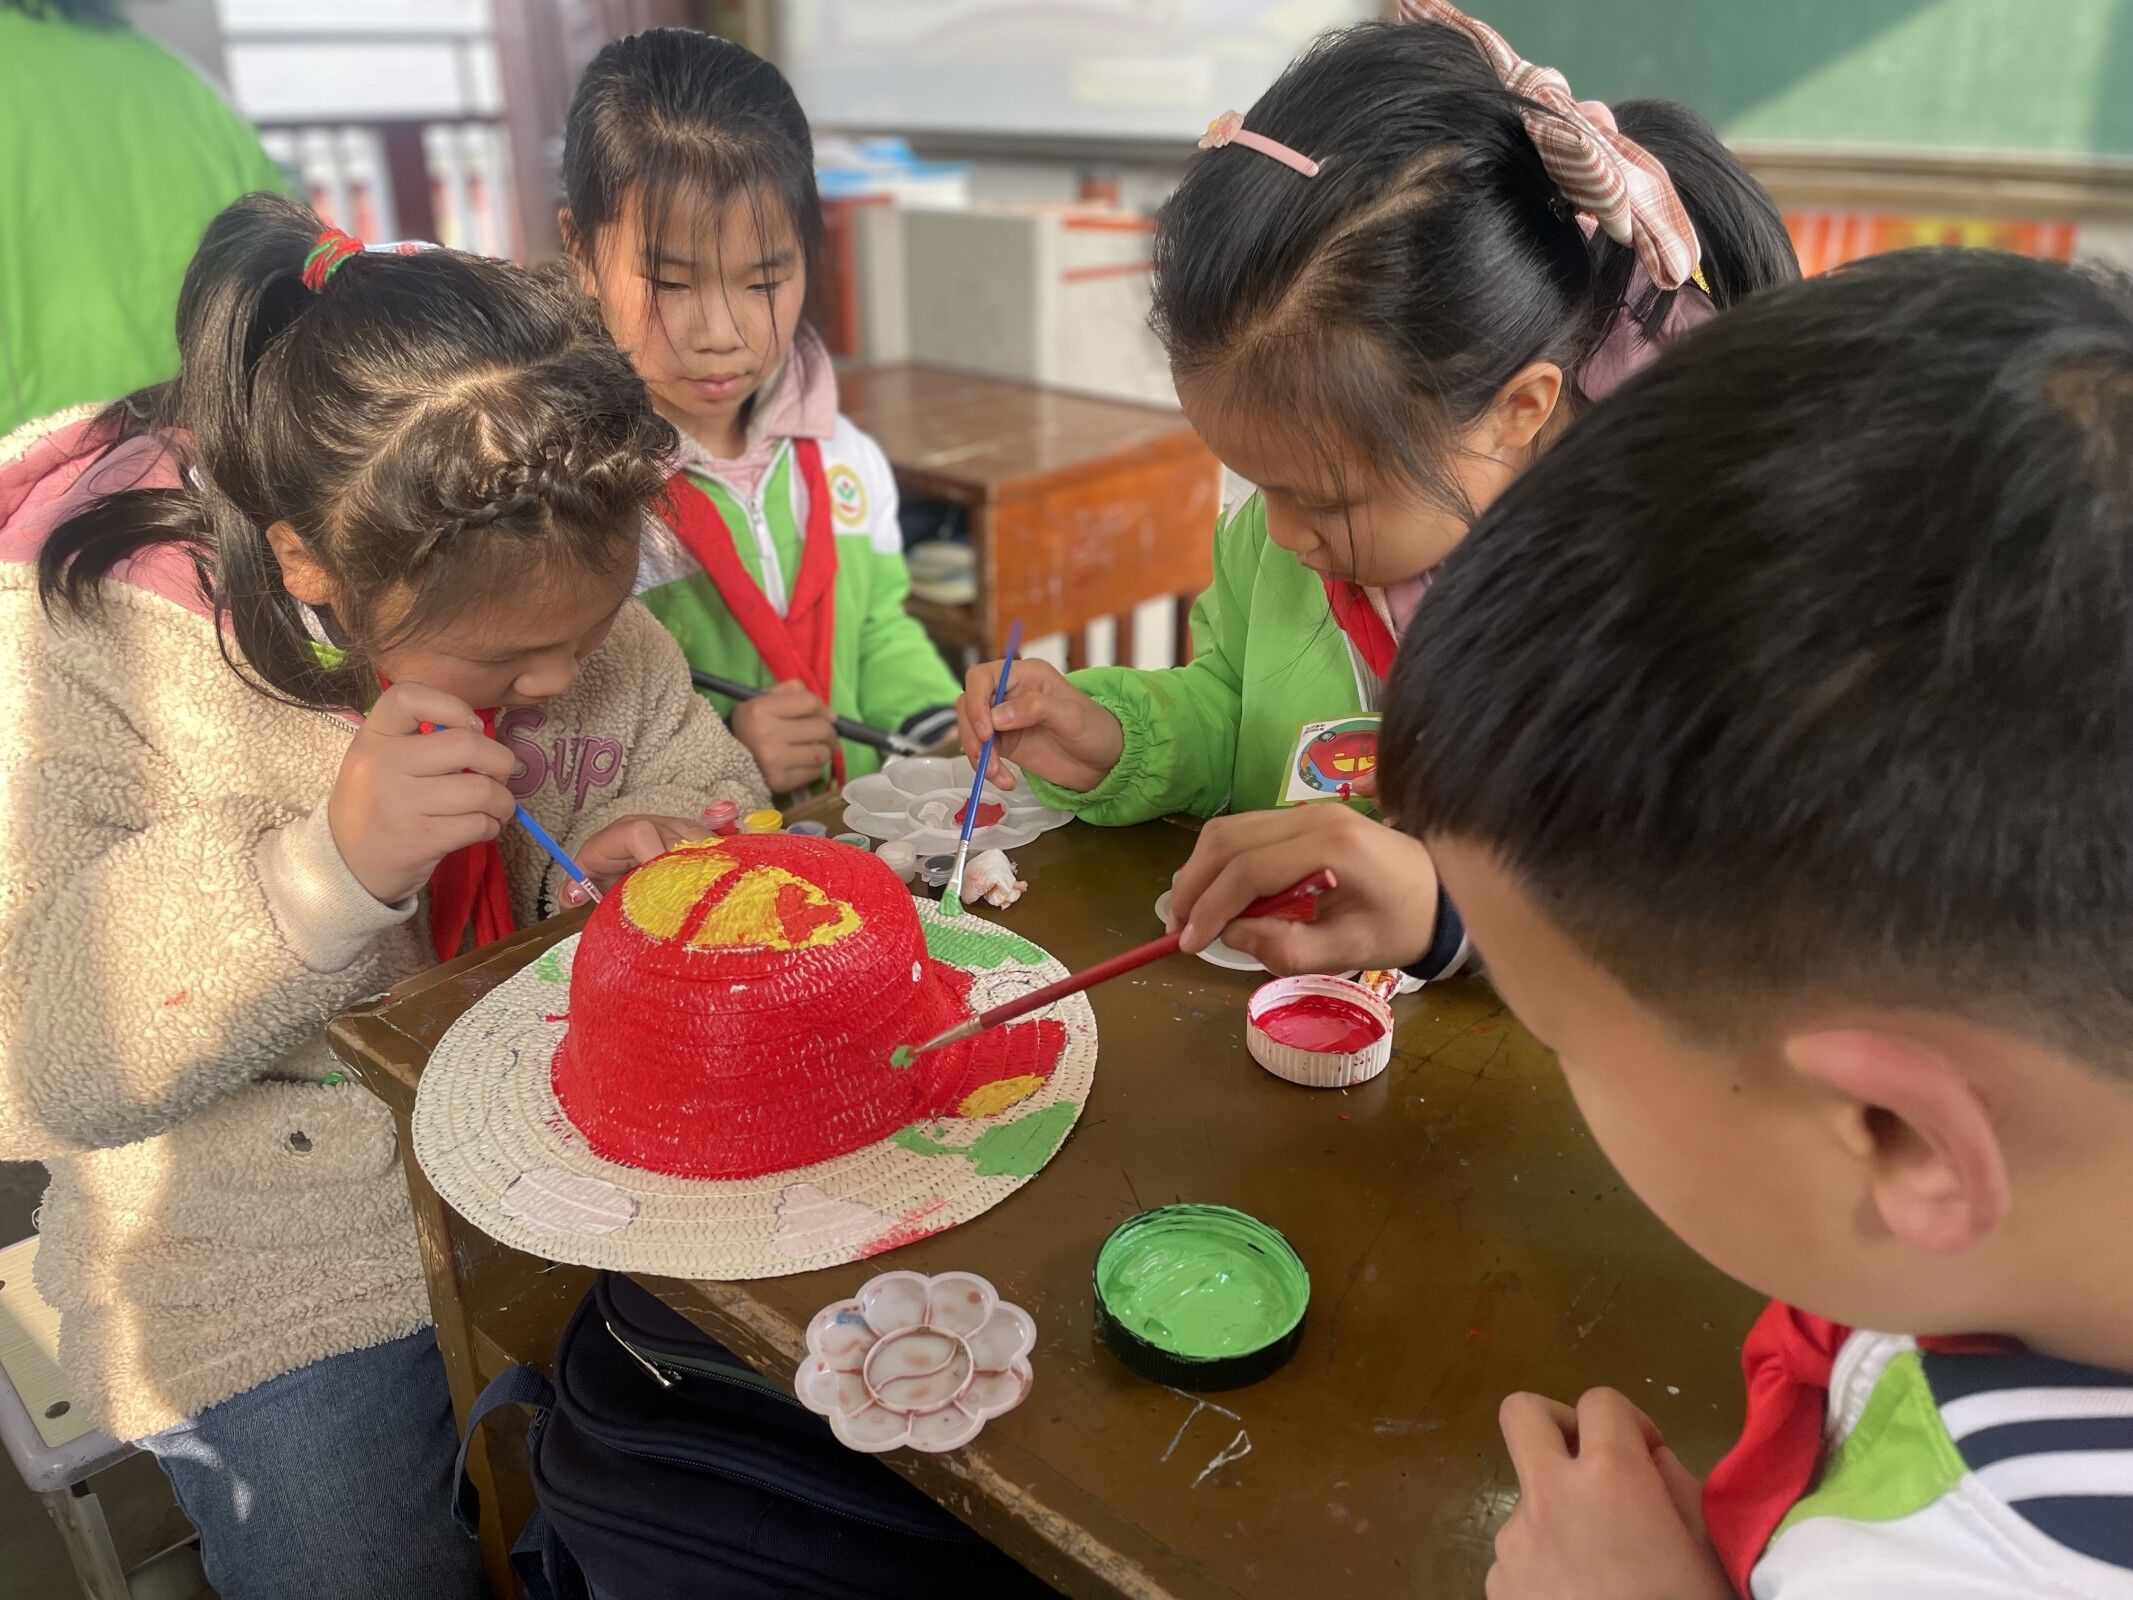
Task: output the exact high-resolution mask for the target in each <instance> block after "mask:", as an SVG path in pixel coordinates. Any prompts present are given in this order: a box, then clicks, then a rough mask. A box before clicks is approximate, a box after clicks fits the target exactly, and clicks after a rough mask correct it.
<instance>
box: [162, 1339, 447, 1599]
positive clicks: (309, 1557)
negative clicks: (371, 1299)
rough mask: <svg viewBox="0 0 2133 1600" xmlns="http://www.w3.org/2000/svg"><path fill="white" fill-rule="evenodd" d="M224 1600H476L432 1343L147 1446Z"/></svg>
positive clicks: (363, 1356) (309, 1376)
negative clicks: (454, 1506)
mask: <svg viewBox="0 0 2133 1600" xmlns="http://www.w3.org/2000/svg"><path fill="white" fill-rule="evenodd" d="M141 1447H142V1448H143V1449H144V1450H148V1451H151V1452H153V1453H154V1455H155V1457H156V1460H157V1461H158V1462H159V1463H160V1464H161V1465H162V1468H163V1471H164V1473H165V1474H166V1475H167V1476H168V1477H169V1479H170V1484H171V1488H172V1489H173V1490H175V1491H176V1493H177V1497H178V1504H179V1506H180V1507H181V1508H182V1509H183V1510H184V1512H185V1514H186V1516H188V1517H190V1518H191V1519H192V1524H193V1526H194V1527H195V1528H198V1529H199V1530H200V1557H201V1562H202V1564H203V1565H204V1566H205V1567H206V1568H207V1576H208V1581H209V1582H210V1583H212V1584H213V1585H214V1586H215V1592H216V1593H217V1594H218V1595H220V1596H221V1597H222V1600H384V1597H390V1600H475V1597H477V1596H480V1595H482V1594H484V1593H485V1592H486V1591H485V1587H484V1585H483V1582H482V1576H481V1552H480V1548H479V1547H478V1546H477V1545H476V1544H475V1542H474V1541H473V1540H472V1539H469V1538H468V1537H466V1535H464V1534H462V1533H461V1532H460V1531H459V1529H458V1528H457V1527H455V1526H454V1525H453V1522H452V1514H451V1491H452V1484H451V1476H452V1456H453V1452H454V1451H455V1450H456V1449H457V1447H458V1439H457V1436H456V1434H455V1431H454V1428H453V1423H452V1402H451V1396H450V1395H449V1393H448V1392H447V1391H446V1389H445V1383H444V1363H443V1362H442V1361H441V1360H439V1359H438V1355H437V1341H436V1338H435V1336H434V1335H433V1334H432V1333H430V1331H429V1330H428V1329H424V1330H423V1331H422V1332H421V1333H417V1334H410V1335H409V1336H408V1337H406V1338H404V1339H395V1340H393V1341H391V1342H390V1343H388V1344H381V1345H373V1346H372V1347H371V1348H369V1349H367V1350H353V1351H350V1352H349V1353H348V1354H347V1355H341V1356H333V1357H330V1358H328V1359H327V1360H324V1361H319V1362H315V1363H313V1364H312V1365H311V1366H308V1367H300V1368H298V1369H297V1370H296V1371H295V1372H289V1373H284V1374H283V1375H282V1376H281V1377H279V1378H274V1379H271V1380H269V1381H268V1382H266V1383H263V1384H261V1385H259V1387H258V1388H256V1389H248V1390H246V1391H245V1392H244V1393H243V1394H240V1395H236V1396H233V1397H232V1398H231V1399H228V1400H225V1401H223V1402H222V1404H220V1405H218V1406H210V1407H209V1408H208V1409H207V1410H205V1411H203V1412H201V1413H200V1415H199V1416H197V1417H194V1418H193V1419H192V1420H191V1421H189V1422H186V1423H182V1424H180V1425H179V1426H178V1427H175V1428H173V1429H171V1430H170V1431H169V1432H168V1433H159V1434H157V1435H155V1436H154V1437H152V1438H148V1439H143V1440H142V1441H141Z"/></svg>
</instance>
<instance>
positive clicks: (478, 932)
mask: <svg viewBox="0 0 2133 1600" xmlns="http://www.w3.org/2000/svg"><path fill="white" fill-rule="evenodd" d="M475 715H476V716H478V717H480V718H481V731H482V732H483V733H485V734H487V735H488V736H489V737H490V738H492V739H493V738H495V737H496V712H495V710H494V709H491V710H488V711H477V712H476V713H475ZM422 731H423V732H424V733H427V732H429V729H428V727H427V726H425V727H424V728H423V730H422ZM470 923H471V924H472V925H473V928H474V948H475V949H477V950H479V949H480V948H481V947H482V946H483V945H485V944H493V943H495V942H496V941H497V940H498V939H501V938H502V937H503V936H504V935H505V934H507V933H515V932H517V931H518V921H517V919H516V918H514V917H513V916H512V915H511V880H510V879H509V878H508V877H507V876H506V875H505V873H504V852H503V849H502V847H501V846H499V845H498V844H497V842H496V841H495V840H494V839H484V840H483V841H482V842H481V843H480V844H470V845H465V846H463V847H461V848H460V849H457V850H454V851H453V852H452V853H451V854H450V855H448V856H446V857H445V858H444V859H443V860H442V861H440V862H438V863H437V870H436V871H434V872H432V873H431V874H430V940H431V942H432V943H434V944H435V945H436V947H437V959H438V960H439V961H449V960H451V959H452V958H453V957H454V956H456V955H458V954H459V947H460V945H461V944H462V943H464V942H465V940H466V936H467V926H468V924H470Z"/></svg>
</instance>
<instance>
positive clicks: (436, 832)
mask: <svg viewBox="0 0 2133 1600" xmlns="http://www.w3.org/2000/svg"><path fill="white" fill-rule="evenodd" d="M421 828H422V833H421V835H420V837H421V839H422V842H423V846H424V849H425V850H426V851H427V852H428V853H429V854H432V855H434V856H436V857H437V859H438V860H440V861H442V860H443V859H444V858H445V857H446V856H448V855H450V854H451V853H452V852H453V851H454V850H464V849H465V848H466V847H467V846H468V845H470V844H485V843H487V842H488V841H489V840H491V839H493V838H495V837H496V836H497V835H498V834H499V833H501V832H503V829H504V825H503V824H502V823H501V822H499V821H497V819H496V818H494V817H492V816H490V815H489V814H488V813H487V812H484V811H466V812H461V813H460V814H459V815H457V816H452V817H425V818H423V819H422V823H421Z"/></svg>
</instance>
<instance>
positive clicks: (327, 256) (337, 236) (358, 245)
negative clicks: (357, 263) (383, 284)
mask: <svg viewBox="0 0 2133 1600" xmlns="http://www.w3.org/2000/svg"><path fill="white" fill-rule="evenodd" d="M362 248H363V241H362V240H361V239H358V238H355V237H353V236H352V235H350V234H345V233H343V232H341V230H340V229H339V228H328V229H326V230H325V231H324V232H323V233H321V234H320V235H319V236H318V241H317V242H316V243H315V244H313V245H312V246H311V253H310V254H309V255H307V256H305V257H304V287H305V288H306V289H309V290H310V291H311V292H312V293H313V294H322V293H324V292H325V288H326V283H327V280H328V279H330V278H331V277H332V276H333V272H334V269H335V268H336V267H338V266H339V265H340V264H341V263H342V262H343V261H346V260H347V259H348V258H349V257H350V256H352V255H354V254H355V253H356V252H357V251H358V250H361V249H362Z"/></svg>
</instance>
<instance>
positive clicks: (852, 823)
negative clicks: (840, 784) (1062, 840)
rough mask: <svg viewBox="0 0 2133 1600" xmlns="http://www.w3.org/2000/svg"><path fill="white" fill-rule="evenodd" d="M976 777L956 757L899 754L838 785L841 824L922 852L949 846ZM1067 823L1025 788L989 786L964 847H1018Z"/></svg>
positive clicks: (954, 840)
mask: <svg viewBox="0 0 2133 1600" xmlns="http://www.w3.org/2000/svg"><path fill="white" fill-rule="evenodd" d="M976 776H977V769H976V768H975V767H973V766H971V764H970V763H969V762H968V761H965V760H964V759H963V758H962V757H961V756H955V757H948V756H899V757H897V758H896V759H894V760H892V761H889V762H888V763H886V764H885V765H884V766H883V767H882V769H881V770H880V771H879V772H870V773H868V774H867V775H866V776H865V777H863V778H854V779H853V780H852V781H851V782H850V783H848V784H846V785H845V786H844V804H845V812H844V826H845V827H846V828H847V829H849V830H850V831H851V832H853V833H863V834H865V835H866V836H867V837H868V838H869V839H875V840H887V839H901V840H903V841H905V842H906V843H908V844H909V845H910V846H911V847H912V848H913V849H915V850H917V851H918V853H919V854H920V855H921V856H929V855H939V854H941V853H943V852H945V851H950V850H953V849H955V847H956V844H957V842H958V840H959V839H960V837H961V834H962V826H963V808H964V807H965V806H966V805H968V804H969V803H970V784H971V780H972V779H973V778H975V777H976ZM1069 820H1070V819H1069V818H1068V816H1067V814H1066V813H1065V812H1064V811H1054V810H1052V809H1051V807H1049V806H1047V805H1044V804H1043V803H1042V802H1040V801H1039V800H1037V799H1036V797H1035V796H1033V795H1032V794H1031V793H1030V792H1029V789H1028V788H1027V787H1026V786H1024V785H1017V786H1016V787H1015V788H1013V789H995V788H994V787H993V786H992V785H991V784H987V785H986V786H985V792H984V794H983V795H982V797H981V798H980V799H979V801H978V826H977V827H976V828H975V829H974V830H973V831H972V833H971V836H970V848H971V849H972V851H979V850H1019V849H1020V848H1021V847H1022V846H1023V845H1026V844H1028V843H1029V842H1030V841H1031V840H1032V839H1034V838H1036V837H1037V835H1038V834H1040V833H1046V832H1049V831H1050V830H1051V829H1053V828H1057V827H1060V826H1062V825H1063V824H1064V823H1066V822H1067V821H1069Z"/></svg>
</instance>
